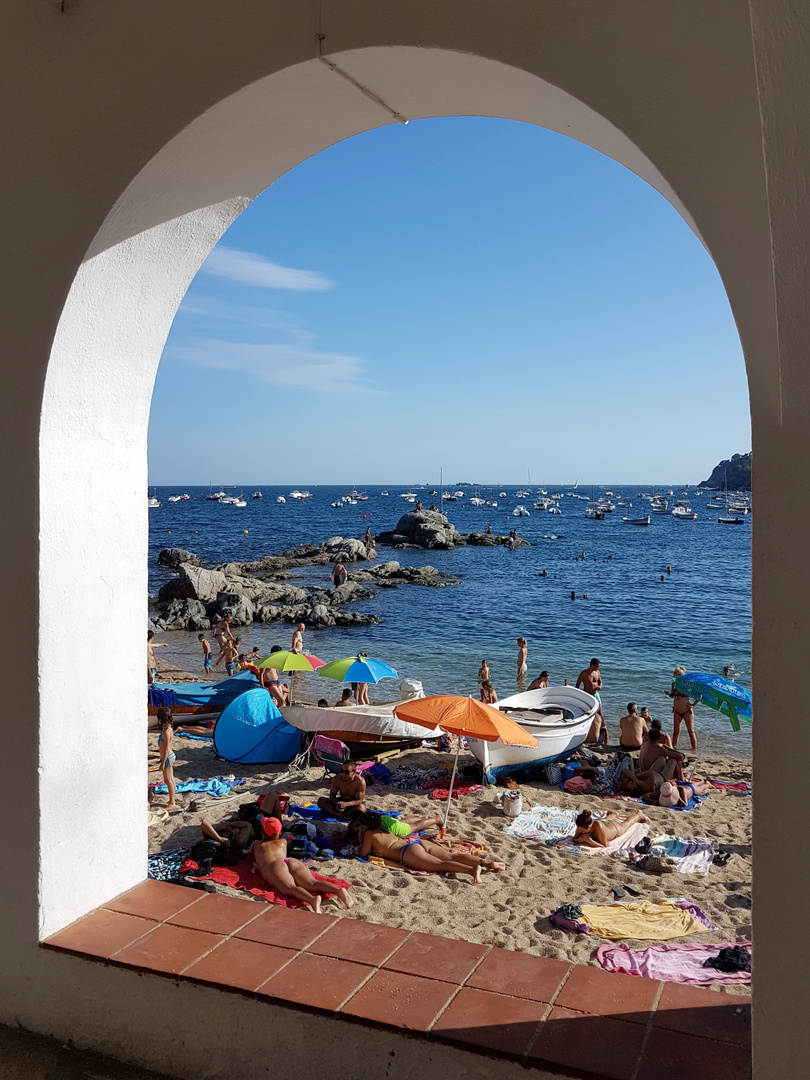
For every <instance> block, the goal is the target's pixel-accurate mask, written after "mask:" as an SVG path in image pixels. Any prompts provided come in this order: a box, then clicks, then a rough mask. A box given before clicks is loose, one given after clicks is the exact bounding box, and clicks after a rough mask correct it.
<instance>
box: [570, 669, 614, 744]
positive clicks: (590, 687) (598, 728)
mask: <svg viewBox="0 0 810 1080" xmlns="http://www.w3.org/2000/svg"><path fill="white" fill-rule="evenodd" d="M580 683H581V684H582V689H583V690H584V691H585V693H586V694H590V695H591V696H592V697H595V698H596V700H597V701H598V702H599V709H598V711H597V713H596V716H595V717H594V718H593V723H592V724H591V727H590V731H589V732H588V736H587V738H586V739H585V742H586V743H596V742H599V741H603V742H604V741H606V740H607V729H605V717H604V715H603V714H602V697H601V690H602V673H601V672H600V670H599V661H598V660H597V659H596V657H594V658H593V659H592V660H591V662H590V665H589V666H588V667H586V668H585V670H584V671H580V673H579V675H578V676H577V681H576V683H575V684H574V685H575V686H576V688H577V690H578V689H579V687H580ZM603 729H605V737H604V739H603V738H602V730H603Z"/></svg>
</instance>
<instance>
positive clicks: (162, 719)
mask: <svg viewBox="0 0 810 1080" xmlns="http://www.w3.org/2000/svg"><path fill="white" fill-rule="evenodd" d="M157 720H158V724H159V725H160V734H159V735H158V748H159V749H160V771H161V772H162V773H163V783H164V784H165V785H166V788H167V789H168V792H169V801H168V803H167V804H166V809H167V810H177V809H178V806H177V803H176V802H175V796H176V793H177V789H176V787H175V783H174V763H175V761H176V759H177V755H176V754H175V752H174V751H173V750H172V733H173V732H174V718H173V716H172V711H171V709H166V708H161V709H158V714H157Z"/></svg>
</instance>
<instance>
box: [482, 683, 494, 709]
mask: <svg viewBox="0 0 810 1080" xmlns="http://www.w3.org/2000/svg"><path fill="white" fill-rule="evenodd" d="M481 700H482V701H483V703H484V704H485V705H494V704H495V702H496V701H497V700H498V694H497V692H496V690H495V687H494V686H493V685H492V683H491V682H490V681H489V679H487V680H486V681H485V682H482V683H481Z"/></svg>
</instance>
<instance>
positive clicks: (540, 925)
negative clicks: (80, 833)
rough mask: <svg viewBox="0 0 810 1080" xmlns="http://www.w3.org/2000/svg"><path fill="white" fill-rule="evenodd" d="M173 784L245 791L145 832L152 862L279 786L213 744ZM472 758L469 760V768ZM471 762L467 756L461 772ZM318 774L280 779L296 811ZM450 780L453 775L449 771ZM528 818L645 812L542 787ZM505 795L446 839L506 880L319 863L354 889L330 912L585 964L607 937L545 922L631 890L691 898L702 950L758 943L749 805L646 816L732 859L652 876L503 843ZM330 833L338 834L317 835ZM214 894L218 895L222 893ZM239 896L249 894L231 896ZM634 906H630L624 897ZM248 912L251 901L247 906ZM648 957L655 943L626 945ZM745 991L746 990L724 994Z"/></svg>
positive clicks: (427, 805) (420, 755) (183, 748)
mask: <svg viewBox="0 0 810 1080" xmlns="http://www.w3.org/2000/svg"><path fill="white" fill-rule="evenodd" d="M174 749H175V752H176V753H177V767H176V776H177V778H178V779H183V778H191V777H206V776H211V775H219V774H228V773H235V774H236V775H237V776H241V777H244V778H245V779H246V780H247V781H248V784H247V786H246V787H244V788H241V789H240V790H239V794H238V795H237V794H236V792H234V795H235V796H236V797H235V798H233V799H231V800H230V801H225V800H210V799H207V800H205V802H206V805H205V806H204V807H201V811H198V812H195V813H191V812H185V813H183V814H180V815H177V816H173V817H172V818H170V820H169V821H167V822H163V823H160V824H157V825H153V826H151V827H150V829H149V839H150V852H153V851H159V850H166V849H169V848H174V847H190V846H191V845H192V844H193V843H195V841H196V840H197V839H199V836H200V832H199V822H200V821H201V820H202V819H203V818H205V819H206V820H209V821H211V822H217V821H221V820H223V819H224V818H225V817H227V816H230V815H231V814H233V813H234V812H235V810H236V808H237V807H238V806H239V803H240V802H247V801H249V800H250V799H252V798H254V799H255V797H256V795H257V794H259V793H260V792H263V791H265V790H268V789H272V788H274V787H275V785H274V783H273V777H274V776H278V775H280V774H281V771H282V769H281V768H277V769H275V770H274V769H273V768H272V767H270V769H269V770H268V767H267V766H237V765H234V764H231V763H229V762H224V761H219V760H217V759H216V758H214V757H213V754H212V751H211V747H210V746H209V745H208V744H204V743H197V742H192V741H190V740H184V739H179V738H178V739H176V740H175V742H174ZM149 750H150V773H149V779H150V781H153V780H160V774H159V773H157V772H156V771H155V770H156V763H157V736H156V734H155V733H154V732H150V734H149ZM465 759H466V761H465ZM471 760H472V759H471V757H470V756H469V755H467V754H462V755H461V763H462V765H463V764H465V763H469V762H470V761H471ZM451 762H452V759H451V756H450V755H449V754H438V753H435V752H433V751H429V750H414V751H408V752H406V753H404V754H401V755H399V756H398V757H396V758H393V759H392V760H390V761H388V762H387V764H388V765H389V766H390V767H391V768H392V769H396V767H397V766H398V765H400V764H408V765H415V766H418V767H421V768H436V767H437V766H449V765H450V764H451ZM698 774H699V775H700V776H710V777H712V778H714V779H719V780H728V781H733V782H737V781H741V780H746V781H749V782H750V780H751V763H750V761H744V760H739V759H735V758H729V757H708V758H705V759H702V760H701V763H700V768H699V770H698ZM321 776H322V769H320V768H313V769H311V770H310V771H309V773H308V775H307V777H306V778H305V779H296V780H294V781H285V782H284V783H282V784H280V785H279V786H278V790H279V791H281V792H283V793H285V794H288V795H290V796H292V801H293V802H298V803H302V802H307V801H310V800H311V801H314V800H315V799H316V798H317V797H318V796H319V795H322V794H324V793H325V792H326V791H327V790H328V782H329V781H328V778H327V780H326V781H324V782H322V781H321ZM448 776H449V773H448ZM519 787H520V790H521V793H522V795H523V806H524V809H527V808H529V807H531V806H532V805H533V804H534V803H543V804H546V805H554V806H562V807H568V808H571V809H577V810H581V809H586V808H587V809H590V810H601V811H606V810H608V809H610V810H614V811H616V812H618V813H623V812H627V813H632V812H633V811H634V810H636V809H639V806H638V804H635V803H632V802H625V801H617V800H602V799H599V798H598V797H596V796H589V795H576V796H575V795H570V794H568V793H566V792H563V791H561V790H560V789H559V788H552V787H549V785H547V784H544V783H542V782H540V781H533V782H532V783H521V784H520V785H519ZM503 790H504V789H503V788H501V787H489V788H486V789H485V790H484V791H483V793H481V794H473V795H468V796H465V797H462V798H461V799H459V800H458V801H454V802H453V805H452V807H451V810H450V819H449V823H448V838H451V839H465V840H471V841H476V842H481V843H486V844H487V845H488V847H489V849H490V851H491V852H492V853H493V855H494V857H496V858H497V859H500V860H503V861H505V862H506V864H507V870H506V871H505V872H503V873H485V874H484V875H483V877H482V880H481V883H480V884H479V885H473V884H472V883H471V881H470V879H469V878H467V877H453V876H450V877H441V876H438V875H437V876H429V877H415V876H412V875H410V874H407V873H403V872H399V871H393V870H389V869H386V868H384V867H380V866H375V865H373V864H364V863H359V862H357V861H356V860H348V859H334V860H329V861H323V862H317V863H315V864H314V865H313V869H317V870H318V871H319V872H322V873H324V874H331V875H337V876H340V877H344V878H346V879H347V880H349V881H351V882H352V884H353V888H352V890H351V893H352V896H353V897H354V900H355V907H354V908H353V909H352V910H351V912H349V913H348V914H346V913H344V912H343V909H342V908H341V907H340V906H339V905H338V903H337V901H330V902H328V903H327V904H326V905H325V907H324V910H325V911H328V912H330V913H334V914H339V915H346V917H348V918H354V919H367V920H370V921H373V922H379V923H385V924H387V925H389V926H397V927H405V928H407V929H410V930H419V931H423V932H425V933H431V934H440V935H444V936H445V937H452V938H459V939H462V940H465V941H474V942H480V943H482V944H492V945H497V946H501V947H503V948H508V949H515V950H519V951H522V952H528V953H532V954H534V955H536V956H551V957H557V958H558V959H563V960H572V961H575V962H576V963H580V964H594V965H596V964H597V961H596V959H595V956H596V949H597V947H598V946H599V945H600V944H603V943H604V939H602V938H598V937H596V936H591V935H586V934H571V933H567V932H565V931H563V930H559V929H556V928H555V927H553V926H552V925H551V924H550V922H549V918H548V916H549V914H550V913H551V912H552V911H553V910H554V909H555V908H557V907H558V906H560V905H561V904H565V903H572V904H608V903H610V902H611V901H612V900H613V894H612V893H611V887H612V886H614V885H620V884H622V883H624V882H628V883H629V884H631V885H633V886H635V887H636V888H637V889H640V890H641V891H642V893H643V898H644V899H649V900H653V901H655V900H661V899H664V898H666V897H685V898H687V899H689V900H693V901H694V902H696V903H697V904H699V905H700V907H701V908H702V909H703V911H704V912H705V913H706V914H707V915H708V916H709V918H710V919H711V921H712V922H713V923H714V924H715V925H716V926H717V927H718V930H716V931H711V932H708V933H704V934H699V935H694V936H692V937H691V938H688V939H685V940H691V941H700V942H701V943H703V942H705V943H714V942H731V941H743V940H750V939H751V796H750V795H737V794H732V793H727V792H724V791H722V790H719V789H717V790H715V791H714V793H713V794H712V795H710V796H709V798H708V799H707V800H706V801H705V802H704V803H703V804H702V805H701V806H699V807H698V808H697V809H695V810H693V811H691V812H688V813H685V812H679V811H675V810H671V809H667V808H659V807H647V808H645V811H644V812H645V813H646V814H647V815H648V816H649V818H650V819H651V823H652V826H651V827H652V829H653V830H654V832H653V835H654V833H655V832H670V833H673V832H674V833H676V834H678V835H681V836H705V837H710V838H712V839H716V840H717V841H718V842H719V843H720V845H721V846H722V847H723V848H724V849H726V850H728V851H732V852H734V855H735V857H734V858H733V859H732V860H731V861H730V862H729V863H728V864H727V865H726V866H724V867H720V866H716V865H713V866H712V867H711V869H710V871H709V874H708V875H707V876H705V877H703V876H700V875H694V874H692V875H686V874H677V873H671V874H664V875H654V874H652V873H647V872H644V871H641V870H637V869H635V868H634V867H633V866H632V865H630V864H629V863H628V862H627V861H626V860H624V859H619V858H616V857H611V856H603V855H587V856H586V855H583V856H576V855H569V854H565V853H563V852H560V851H556V850H555V849H553V848H550V847H548V846H546V845H545V844H543V843H542V842H541V841H538V840H519V839H516V838H513V837H510V836H506V835H504V834H503V828H504V827H505V826H506V825H507V824H508V819H507V818H506V817H504V815H503V813H502V812H501V809H500V804H499V802H498V801H497V800H499V798H500V794H501V792H502V791H503ZM194 798H198V799H199V798H200V797H199V796H189V795H179V796H178V803H179V804H183V805H186V806H187V805H188V803H189V802H190V801H191V800H192V799H194ZM367 798H368V803H369V805H370V806H372V807H373V808H375V809H376V808H379V809H381V810H383V811H386V810H400V811H406V812H407V811H411V812H414V813H422V814H429V813H434V812H436V811H439V812H443V810H444V805H445V804H444V803H442V802H439V801H437V800H433V799H431V798H430V797H429V795H428V794H426V793H424V792H420V793H409V792H401V791H398V790H395V789H389V788H387V787H373V788H371V787H370V789H369V795H368V797H367ZM165 801H166V797H165V796H156V797H155V803H154V804H155V807H157V806H158V805H159V804H160V803H162V802H165ZM320 827H322V828H324V830H325V831H330V830H331V829H333V828H335V826H329V825H325V826H320ZM218 888H219V887H218ZM221 891H223V892H231V894H232V895H244V894H239V893H233V892H232V891H231V890H227V889H224V888H223V889H221ZM626 899H627V900H632V899H633V897H632V896H629V895H628V896H627V898H626ZM246 902H256V901H255V900H253V899H252V898H249V899H248V900H247V901H246ZM627 943H628V944H629V945H631V946H638V947H644V946H645V945H649V944H654V943H652V942H649V941H632V940H629V941H628V942H627ZM727 989H731V990H732V991H741V992H746V988H742V987H740V988H736V987H732V988H727Z"/></svg>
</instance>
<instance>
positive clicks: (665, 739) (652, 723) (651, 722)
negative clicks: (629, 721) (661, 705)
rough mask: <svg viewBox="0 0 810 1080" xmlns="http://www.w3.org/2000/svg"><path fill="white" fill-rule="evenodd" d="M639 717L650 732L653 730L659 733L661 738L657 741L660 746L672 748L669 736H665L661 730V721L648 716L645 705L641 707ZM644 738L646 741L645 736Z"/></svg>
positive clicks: (648, 712)
mask: <svg viewBox="0 0 810 1080" xmlns="http://www.w3.org/2000/svg"><path fill="white" fill-rule="evenodd" d="M639 716H640V717H641V719H642V720H643V721H644V723H645V724H646V725H647V727H648V729H649V730H650V731H652V730H653V729H655V730H656V731H660V732H661V738H660V739H659V742H660V745H661V746H672V739H670V737H669V735H667V733H666V732H665V731H664V730H663V729H662V727H661V721H660V720H655V719H654V718H653V717H652V716H650V710H649V709H648V708H647V706H646V705H642V706H641V709H640V710H639ZM644 738H645V739H646V738H647V736H646V735H645V736H644Z"/></svg>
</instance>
